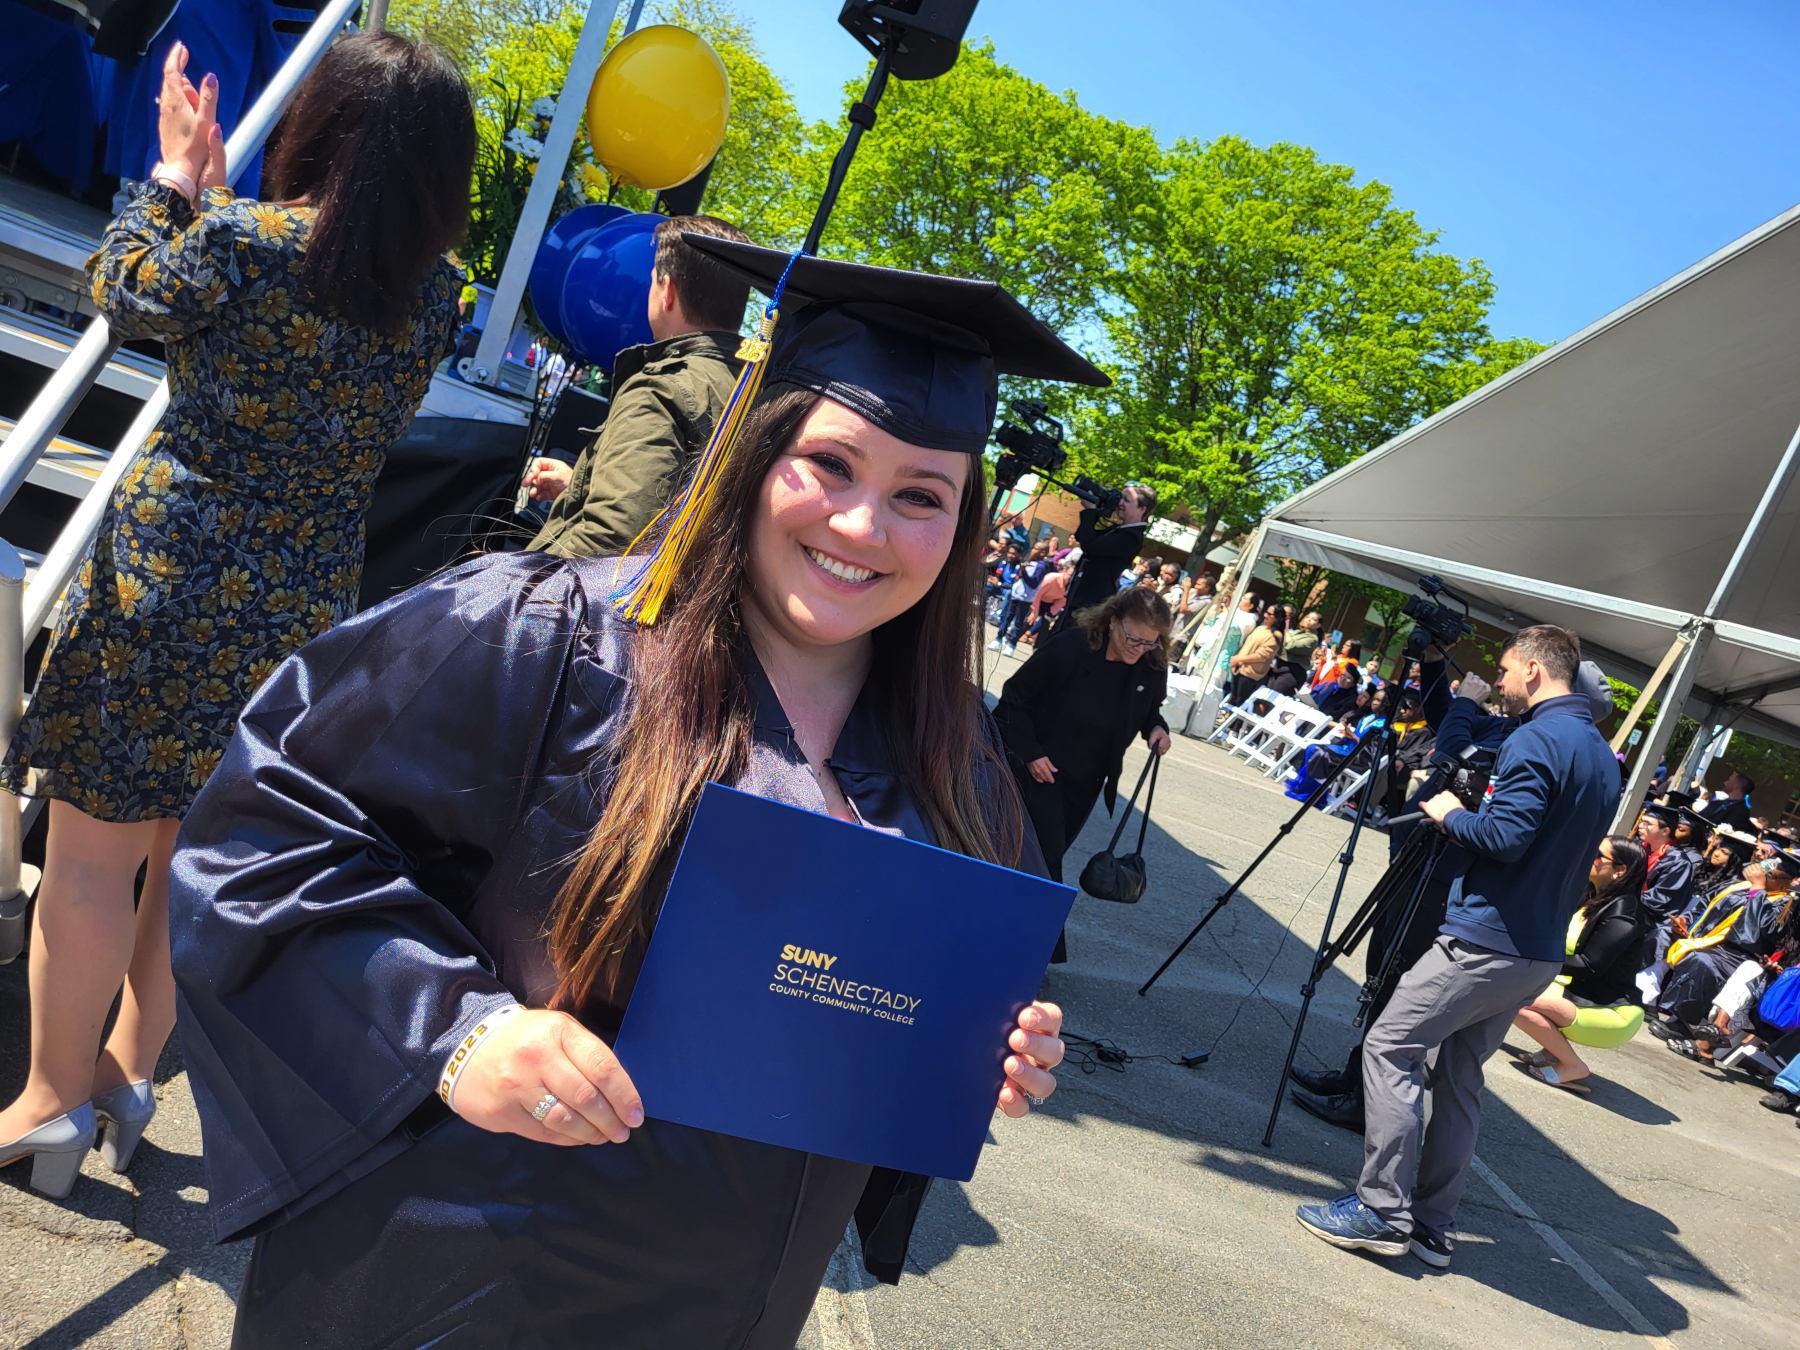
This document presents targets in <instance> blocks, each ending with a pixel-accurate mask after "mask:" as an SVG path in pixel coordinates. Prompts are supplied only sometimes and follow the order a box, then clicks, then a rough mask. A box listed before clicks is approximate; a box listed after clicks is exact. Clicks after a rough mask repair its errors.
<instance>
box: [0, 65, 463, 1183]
mask: <svg viewBox="0 0 1800 1350" xmlns="http://www.w3.org/2000/svg"><path fill="white" fill-rule="evenodd" d="M186 60H187V53H186V50H185V49H184V48H183V47H181V46H180V44H177V45H176V47H175V49H174V50H173V51H172V52H171V54H170V57H169V62H168V65H167V67H166V69H165V71H164V83H163V92H162V96H161V98H160V99H159V102H160V104H161V134H162V163H161V164H159V165H158V166H157V170H156V172H155V174H153V176H152V180H151V181H150V182H146V183H143V184H139V185H136V191H135V193H134V195H133V196H132V199H131V203H130V205H129V206H128V207H127V208H126V210H125V212H124V213H123V214H122V215H121V216H120V217H119V218H118V219H117V220H116V221H114V222H113V224H112V226H111V227H110V228H109V229H108V230H107V232H106V235H105V238H104V239H103V240H102V242H101V247H100V250H99V252H97V253H96V254H95V255H94V256H93V258H92V259H90V260H89V263H88V268H89V272H90V275H91V278H92V286H93V297H94V302H95V304H96V305H97V306H98V307H99V309H100V312H101V313H102V314H103V315H105V317H106V319H107V320H108V322H109V323H111V325H112V328H113V331H114V332H115V333H117V334H119V335H120V336H123V337H134V338H161V339H162V340H163V342H164V344H165V346H166V349H167V355H168V365H169V390H170V406H169V411H168V414H167V415H166V416H165V417H164V419H163V423H162V426H161V428H160V429H159V430H158V431H157V432H156V434H155V435H154V436H153V437H152V438H151V439H150V441H149V442H148V443H147V444H146V445H145V447H144V449H143V450H142V452H141V453H140V454H139V455H138V458H137V460H136V461H135V462H134V463H133V464H132V466H131V468H130V470H129V471H128V472H127V473H126V475H125V478H124V480H123V481H122V482H121V484H120V485H119V487H118V489H117V491H116V492H115V493H114V495H113V499H112V502H111V504H110V510H109V512H108V514H107V516H106V517H105V519H104V520H103V522H102V524H101V527H100V531H99V535H98V537H97V539H96V540H95V542H94V546H93V550H92V552H91V553H90V555H89V556H88V558H87V559H86V560H85V561H84V562H83V563H82V565H81V568H80V570H79V572H78V573H77V575H76V578H75V580H74V582H73V584H72V585H71V586H70V587H69V590H68V594H67V596H66V598H65V600H64V603H63V608H62V611H61V617H60V619H59V620H58V622H57V625H56V630H55V633H54V635H53V640H52V642H51V645H50V649H49V652H48V654H47V656H46V657H45V661H44V669H43V673H42V675H41V677H40V678H39V681H38V685H37V691H36V694H35V696H34V697H33V699H32V703H31V708H30V711H29V712H28V713H27V714H26V717H25V719H24V721H23V722H22V723H21V725H20V727H19V731H18V734H17V735H16V736H15V737H14V739H13V742H12V745H11V747H10V749H9V750H8V751H7V754H6V757H5V760H4V761H3V762H0V788H4V789H5V790H7V791H10V792H13V793H20V794H31V795H35V796H41V797H47V798H49V799H50V833H49V844H48V856H47V859H46V866H45V870H44V880H43V887H42V891H41V894H40V898H39V902H38V907H37V922H36V924H35V926H34V932H33V936H32V947H31V999H32V1062H31V1074H30V1078H29V1080H28V1082H27V1084H26V1087H25V1090H24V1092H23V1093H22V1094H21V1095H20V1096H19V1098H18V1099H17V1100H15V1101H14V1102H13V1103H12V1104H11V1105H10V1106H8V1107H7V1108H6V1109H5V1110H4V1111H0V1164H4V1163H5V1162H9V1161H12V1160H13V1159H15V1158H20V1157H23V1156H26V1155H28V1154H34V1155H36V1158H37V1162H36V1164H35V1170H34V1174H33V1184H34V1185H37V1186H38V1187H39V1189H41V1190H46V1191H48V1192H50V1193H52V1194H66V1193H67V1189H68V1187H69V1186H70V1185H72V1184H73V1182H74V1177H75V1173H76V1172H77V1171H78V1170H79V1167H80V1163H81V1159H82V1158H83V1157H84V1156H85V1154H86V1152H87V1151H88V1148H89V1147H90V1146H91V1144H92V1142H93V1140H94V1137H95V1132H96V1113H97V1115H98V1121H99V1124H100V1126H101V1127H103V1129H104V1133H105V1141H104V1146H103V1153H104V1154H105V1157H106V1161H107V1162H108V1163H110V1164H112V1165H113V1166H114V1167H115V1169H117V1170H123V1168H124V1166H125V1163H126V1162H127V1161H128V1160H129V1156H130V1152H131V1149H132V1147H133V1146H134V1145H135V1144H136V1142H137V1138H138V1136H139V1135H140V1134H141V1133H142V1128H143V1125H144V1123H145V1122H147V1121H148V1119H149V1115H150V1113H151V1112H153V1111H154V1109H155V1101H154V1098H153V1096H152V1094H151V1091H150V1084H149V1081H148V1080H149V1079H150V1077H151V1073H152V1070H153V1069H154V1067H155V1064H156V1059H157V1056H158V1054H159V1053H160V1051H161V1049H162V1045H163V1043H164V1041H166V1040H167V1039H168V1034H169V1031H170V1030H171V1029H172V1027H173V1026H174V1021H175V999H174V984H173V980H172V978H171V975H170V972H169V935H168V927H167V924H168V920H167V896H168V863H169V856H170V851H171V849H172V847H173V844H174V837H175V832H176V827H177V823H178V822H179V820H180V818H181V816H182V814H183V813H184V812H185V811H186V810H187V807H188V804H189V803H190V802H191V801H192V800H193V797H194V794H195V793H196V792H197V791H198V790H199V789H200V787H201V786H202V785H203V784H204V783H205V782H206V780H207V778H208V776H209V775H210V774H211V773H212V771H213V769H214V767H215V766H216V765H217V764H218V762H219V758H220V755H221V753H222V752H223V750H224V747H225V745H226V743H227V742H228V741H229V740H230V738H231V733H232V729H233V728H234V726H235V725H236V723H237V718H238V714H239V711H240V710H241V709H242V708H243V706H244V703H245V701H246V700H247V699H248V698H249V696H250V695H251V694H252V693H254V692H255V690H256V689H257V688H258V686H260V685H261V684H262V683H263V681H264V680H266V679H267V678H268V677H269V675H270V673H271V672H272V671H273V670H274V669H275V667H276V666H277V665H279V664H280V663H281V661H282V659H283V658H284V657H286V656H288V655H290V654H291V653H292V652H294V651H296V650H298V649H299V648H300V647H301V646H302V645H303V644H304V643H305V642H307V640H308V639H310V638H312V637H314V636H316V635H318V634H320V633H323V632H325V631H326V630H327V629H329V628H331V627H332V626H333V625H335V624H337V623H339V622H340V621H342V620H343V619H345V618H347V617H349V615H350V614H351V613H352V612H353V611H354V609H355V604H356V594H357V588H358V584H359V582H360V580H361V575H362V563H363V518H364V515H365V513H366V511H367V509H368V505H369V499H370V496H371V494H372V492H373V490H374V486H375V479H376V475H377V474H378V473H379V472H380V470H381V465H382V462H383V458H384V456H385V454H386V452H387V448H388V446H389V445H391V444H392V443H393V441H394V440H395V439H396V438H397V437H398V436H399V435H400V434H401V433H402V432H403V431H404V430H405V429H406V426H407V424H408V423H409V422H410V421H411V420H412V416H413V413H414V412H415V411H416V410H417V408H418V406H419V403H420V401H421V400H422V399H423V398H424V396H425V391H426V388H427V387H428V385H429V384H430V381H431V376H432V371H433V369H434V367H435V366H436V365H437V363H438V362H439V360H441V359H442V358H443V357H444V356H445V355H446V354H447V353H448V350H449V347H450V344H451V341H452V336H453V334H454V332H455V329H456V321H457V313H456V300H457V296H458V293H459V292H460V290H461V288H462V284H463V278H462V276H461V274H460V273H459V271H458V270H457V269H456V268H455V267H454V266H453V265H452V264H451V263H450V262H449V261H448V260H447V259H445V258H444V257H443V253H444V250H445V249H447V248H448V247H449V246H450V245H451V244H452V243H453V242H455V240H456V239H457V238H458V237H459V236H460V235H461V233H462V231H463V229H464V228H465V227H466V225H467V223H468V216H469V195H468V194H469V183H470V174H471V167H472V164H473V159H474V149H475V129H474V120H473V116H472V113H471V110H470V105H469V97H468V91H467V89H466V87H465V86H464V84H463V82H462V78H461V76H460V75H459V74H458V73H457V71H456V69H455V67H454V66H453V65H452V64H451V63H450V62H449V60H448V59H447V58H446V57H444V56H443V55H442V54H441V53H439V52H437V51H435V50H434V49H432V48H429V47H419V46H415V45H414V44H412V43H411V42H408V41H407V40H405V39H404V38H400V37H397V36H394V35H392V34H367V35H363V36H360V37H356V38H352V39H349V40H346V41H343V42H340V43H338V44H337V45H336V46H334V47H333V48H331V50H330V51H328V52H327V54H326V55H325V57H324V59H323V60H322V61H321V62H320V64H319V67H318V69H317V70H316V71H315V72H314V73H313V75H312V76H311V77H310V78H309V79H308V80H307V81H306V83H305V84H304V85H303V86H302V87H301V89H300V92H299V94H298V96H297V97H296V99H295V102H294V105H293V107H292V108H291V109H290V110H289V112H288V114H287V116H286V118H285V120H284V122H283V124H282V127H281V128H280V130H279V131H278V133H277V136H278V139H277V144H276V145H275V147H274V149H273V151H272V153H271V155H270V158H269V165H268V170H267V173H266V176H265V181H266V182H267V183H269V184H270V185H272V187H273V189H274V190H273V191H272V192H271V194H270V195H271V196H272V197H274V198H277V199H278V200H276V201H273V202H267V203H265V202H259V201H251V200H247V199H240V198H235V197H233V195H232V194H231V193H230V192H229V191H228V190H226V189H225V188H223V187H221V186H219V184H220V183H222V181H223V178H224V151H223V145H222V141H221V138H220V134H219V131H218V127H217V125H216V123H215V121H214V117H213V113H214V108H215V106H216V103H217V98H218V85H217V81H216V80H215V78H214V77H213V76H211V75H208V76H206V78H205V79H204V80H203V81H202V82H201V85H200V87H199V88H197V89H196V88H195V87H194V86H193V85H192V84H191V83H189V82H188V80H187V79H186V78H185V76H184V74H183V68H184V66H185V64H186ZM146 860H148V864H149V866H148V871H147V872H146V874H145V879H144V882H143V887H142V894H141V899H140V900H139V902H138V903H137V904H136V909H135V914H134V909H133V889H134V878H135V875H136V873H137V871H138V868H139V867H140V866H141V865H143V864H144V863H145V862H146ZM121 981H123V984H124V1001H123V1004H122V1006H121V1010H120V1014H119V1018H118V1020H117V1022H116V1024H115V1026H114V1029H113V1032H112V1034H111V1036H110V1037H109V1039H108V1041H107V1044H106V1046H105V1048H104V1050H103V1051H102V1052H101V1054H100V1061H99V1064H98V1066H96V1064H95V1050H96V1047H97V1046H98V1044H99V1040H100V1031H101V1027H102V1025H103V1023H104V1020H105V1017H106V1013H107V1010H108V1007H109V1005H110V1004H111V1002H112V999H113V996H114V995H115V994H116V993H118V991H119V989H120V985H121ZM90 1099H91V1104H90Z"/></svg>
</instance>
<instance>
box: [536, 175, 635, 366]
mask: <svg viewBox="0 0 1800 1350" xmlns="http://www.w3.org/2000/svg"><path fill="white" fill-rule="evenodd" d="M630 214H631V212H630V211H627V210H626V209H625V208H624V207H623V206H611V205H608V204H607V203H605V202H596V203H594V204H593V205H591V206H578V207H576V208H575V209H574V210H573V211H570V212H569V213H568V214H567V215H565V216H563V217H562V219H560V220H558V221H557V222H556V223H555V224H554V225H552V226H551V227H550V228H549V229H548V230H546V231H545V232H544V238H543V241H542V242H541V243H540V244H539V245H538V251H537V256H536V257H534V258H533V259H532V260H531V277H530V281H529V283H528V284H529V286H530V288H531V305H532V308H533V309H535V310H537V316H538V321H539V322H540V323H542V324H543V325H544V331H545V332H547V333H549V334H550V336H551V337H553V338H555V339H556V340H557V341H558V342H561V343H563V344H565V345H566V344H567V343H568V341H569V335H568V334H567V333H565V332H563V326H562V289H563V282H564V280H566V279H567V277H568V275H569V263H570V262H571V261H573V260H574V257H575V254H576V252H577V251H578V250H579V249H580V248H581V246H582V244H583V243H585V242H586V241H587V240H588V238H589V237H590V236H591V235H593V234H594V233H595V232H596V231H597V230H599V229H600V227H601V226H602V225H610V224H611V223H612V222H613V221H615V220H618V219H619V218H620V217H621V216H628V215H630Z"/></svg>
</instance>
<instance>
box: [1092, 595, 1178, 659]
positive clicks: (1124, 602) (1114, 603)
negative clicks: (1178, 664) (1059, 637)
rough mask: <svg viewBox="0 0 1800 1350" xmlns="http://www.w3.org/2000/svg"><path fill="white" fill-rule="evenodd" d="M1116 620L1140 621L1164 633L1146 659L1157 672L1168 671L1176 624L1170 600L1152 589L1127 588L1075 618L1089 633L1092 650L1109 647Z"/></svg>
mask: <svg viewBox="0 0 1800 1350" xmlns="http://www.w3.org/2000/svg"><path fill="white" fill-rule="evenodd" d="M1114 619H1136V620H1137V621H1138V622H1139V623H1147V624H1149V625H1150V626H1151V627H1152V628H1154V629H1156V630H1157V631H1158V632H1159V633H1161V634H1162V641H1161V642H1159V643H1157V644H1156V645H1155V646H1154V647H1152V648H1150V649H1149V650H1148V651H1146V652H1145V653H1144V655H1143V658H1142V659H1143V660H1144V661H1145V662H1146V663H1147V664H1148V665H1149V666H1150V668H1151V669H1153V670H1167V669H1168V666H1169V629H1170V628H1171V627H1172V626H1173V625H1174V622H1175V616H1174V615H1173V614H1171V613H1170V612H1169V602H1168V601H1167V600H1164V599H1163V598H1162V597H1161V596H1160V595H1158V594H1157V593H1156V592H1155V591H1153V590H1151V589H1150V588H1149V587H1148V586H1127V587H1126V588H1125V589H1124V590H1122V591H1117V592H1115V593H1113V594H1112V595H1109V596H1107V597H1106V599H1104V600H1102V601H1101V602H1100V603H1099V604H1097V605H1095V606H1093V607H1092V608H1091V609H1084V610H1082V611H1081V612H1080V613H1079V614H1077V615H1076V616H1075V622H1076V623H1077V624H1079V625H1080V626H1081V627H1082V629H1083V630H1085V631H1086V633H1087V643H1088V649H1089V650H1090V651H1096V652H1097V651H1101V650H1102V649H1104V648H1105V646H1106V639H1107V634H1108V630H1110V629H1111V627H1112V621H1113V620H1114Z"/></svg>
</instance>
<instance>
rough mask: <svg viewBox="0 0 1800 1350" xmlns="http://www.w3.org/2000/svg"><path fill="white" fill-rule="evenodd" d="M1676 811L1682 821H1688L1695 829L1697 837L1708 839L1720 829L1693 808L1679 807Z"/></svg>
mask: <svg viewBox="0 0 1800 1350" xmlns="http://www.w3.org/2000/svg"><path fill="white" fill-rule="evenodd" d="M1675 809H1676V812H1677V813H1678V814H1679V816H1680V817H1681V819H1682V820H1684V821H1686V822H1687V823H1688V825H1689V826H1690V827H1691V828H1692V829H1693V831H1694V833H1695V835H1696V836H1697V837H1699V838H1701V839H1704V838H1706V836H1707V835H1709V834H1711V833H1712V832H1713V831H1714V830H1715V829H1716V828H1718V827H1717V826H1716V825H1714V823H1713V822H1712V821H1710V820H1708V819H1707V818H1706V817H1705V816H1703V815H1701V814H1700V813H1699V812H1698V811H1696V810H1694V808H1693V807H1691V806H1677V807H1676V808H1675Z"/></svg>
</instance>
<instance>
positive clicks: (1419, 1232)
mask: <svg viewBox="0 0 1800 1350" xmlns="http://www.w3.org/2000/svg"><path fill="white" fill-rule="evenodd" d="M1408 1250H1409V1251H1411V1252H1412V1254H1413V1255H1414V1256H1416V1257H1418V1258H1419V1260H1421V1261H1423V1262H1424V1263H1425V1264H1426V1265H1428V1266H1436V1267H1437V1268H1438V1269H1439V1270H1445V1269H1448V1268H1449V1265H1450V1254H1451V1253H1452V1252H1454V1251H1455V1250H1456V1244H1455V1243H1453V1242H1451V1241H1450V1239H1449V1238H1447V1237H1444V1236H1443V1235H1441V1234H1439V1233H1434V1232H1432V1231H1431V1230H1430V1229H1429V1228H1414V1229H1413V1234H1412V1242H1411V1244H1410V1246H1409V1247H1408Z"/></svg>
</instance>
